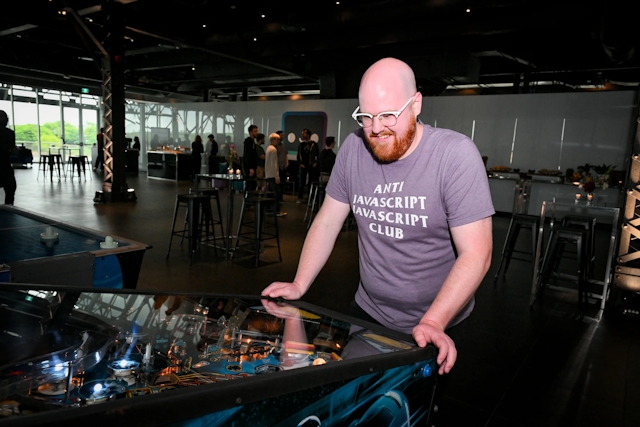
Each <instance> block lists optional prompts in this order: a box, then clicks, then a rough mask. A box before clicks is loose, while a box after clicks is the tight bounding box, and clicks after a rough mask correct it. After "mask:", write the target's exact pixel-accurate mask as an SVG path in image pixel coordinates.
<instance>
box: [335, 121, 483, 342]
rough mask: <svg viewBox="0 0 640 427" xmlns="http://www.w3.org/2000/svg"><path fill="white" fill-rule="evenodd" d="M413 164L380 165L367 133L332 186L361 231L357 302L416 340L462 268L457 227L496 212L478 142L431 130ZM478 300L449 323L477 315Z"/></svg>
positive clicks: (351, 148) (358, 137)
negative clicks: (417, 329) (457, 265)
mask: <svg viewBox="0 0 640 427" xmlns="http://www.w3.org/2000/svg"><path fill="white" fill-rule="evenodd" d="M423 126H424V132H423V135H422V139H421V140H420V144H419V145H418V147H416V149H415V151H414V152H413V153H411V155H409V156H408V157H407V158H404V159H402V160H398V161H396V162H393V163H389V164H380V163H378V162H377V161H376V160H375V159H374V158H373V157H372V155H371V154H370V152H369V151H368V150H367V147H366V142H365V141H363V133H362V129H359V130H358V131H356V132H354V133H351V134H350V135H349V136H348V137H347V138H346V139H345V141H344V144H343V145H342V148H341V149H340V151H339V152H338V156H337V159H336V164H335V166H334V168H333V172H332V174H331V179H330V180H329V184H328V186H327V193H328V194H329V195H330V196H331V197H332V198H333V199H335V200H337V201H340V202H342V203H348V204H349V205H350V206H351V210H352V211H353V213H354V216H355V218H356V221H357V224H358V247H359V251H360V254H359V255H360V286H359V287H358V291H357V293H356V297H355V299H356V302H357V303H358V304H359V305H360V306H361V307H362V308H363V309H364V310H365V311H366V312H367V313H369V314H370V315H371V316H372V317H373V318H374V319H376V320H377V321H379V322H380V323H382V324H383V325H384V326H386V327H388V328H391V329H395V330H398V331H401V332H404V333H408V334H410V333H411V331H412V329H413V327H414V326H415V325H417V324H418V322H419V321H420V319H421V318H422V316H423V315H424V313H425V312H426V311H427V310H428V309H429V307H430V306H431V304H432V303H433V300H434V299H435V297H436V295H437V294H438V292H439V291H440V288H441V287H442V284H443V282H444V280H445V278H446V277H447V275H448V274H449V271H450V270H451V267H452V266H453V263H454V261H455V253H454V249H453V243H452V240H451V235H450V233H449V227H458V226H461V225H465V224H469V223H471V222H474V221H478V220H480V219H483V218H486V217H489V216H491V215H493V214H494V213H495V211H494V209H493V203H492V201H491V194H490V192H489V182H488V180H487V175H486V171H485V168H484V164H483V162H482V158H481V157H480V153H479V152H478V149H477V148H476V146H475V144H474V143H473V141H471V140H470V139H469V138H467V137H466V136H464V135H462V134H459V133H457V132H454V131H451V130H447V129H435V128H432V127H430V126H427V125H423ZM473 305H474V299H473V298H472V299H471V301H469V303H468V304H467V305H466V306H465V307H464V308H463V309H462V310H461V311H460V312H459V313H458V315H457V316H456V317H455V318H454V319H453V320H452V321H451V322H450V323H449V325H448V326H449V327H451V326H454V325H455V324H457V323H459V322H460V321H462V320H463V319H465V318H466V317H467V316H469V314H470V313H471V311H472V310H473Z"/></svg>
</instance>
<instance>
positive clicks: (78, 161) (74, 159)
mask: <svg viewBox="0 0 640 427" xmlns="http://www.w3.org/2000/svg"><path fill="white" fill-rule="evenodd" d="M87 165H89V157H88V156H69V163H67V173H69V174H70V175H71V179H72V180H73V175H74V171H75V170H76V169H77V171H78V178H80V168H82V175H84V180H85V181H86V180H87V173H86V167H87ZM89 166H90V165H89ZM89 176H91V174H89ZM91 179H93V178H91Z"/></svg>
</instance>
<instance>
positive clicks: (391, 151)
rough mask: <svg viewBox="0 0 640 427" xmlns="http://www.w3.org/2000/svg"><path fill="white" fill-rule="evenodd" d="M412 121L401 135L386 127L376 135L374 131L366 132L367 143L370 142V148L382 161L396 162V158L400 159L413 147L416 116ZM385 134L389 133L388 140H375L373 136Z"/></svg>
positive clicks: (416, 127) (416, 125) (416, 126)
mask: <svg viewBox="0 0 640 427" xmlns="http://www.w3.org/2000/svg"><path fill="white" fill-rule="evenodd" d="M410 123H411V124H410V125H409V128H408V129H407V131H406V132H405V133H404V134H403V135H400V136H398V135H397V134H396V133H395V132H393V131H391V130H388V129H385V130H383V131H382V132H380V133H378V134H376V135H374V134H372V133H368V134H367V133H365V137H366V139H367V143H368V144H369V149H370V150H371V152H372V153H373V155H374V156H375V158H376V159H377V160H378V161H379V162H380V163H391V162H395V161H396V160H398V159H400V157H402V156H404V153H406V152H407V150H408V149H409V147H411V144H412V143H413V138H414V137H415V136H416V131H417V129H418V124H417V122H416V120H415V118H412V120H411V122H410ZM385 135H389V137H390V138H389V139H388V140H387V141H386V142H378V141H375V140H373V138H375V137H380V136H385Z"/></svg>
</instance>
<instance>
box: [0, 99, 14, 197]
mask: <svg viewBox="0 0 640 427" xmlns="http://www.w3.org/2000/svg"><path fill="white" fill-rule="evenodd" d="M8 124H9V116H7V113H5V112H4V111H3V110H0V187H3V188H4V204H5V205H13V202H14V200H15V195H16V188H17V184H16V176H15V174H14V173H13V167H12V166H11V153H13V152H17V151H18V149H17V147H16V134H15V132H13V130H11V129H9V128H8V127H7V125H8Z"/></svg>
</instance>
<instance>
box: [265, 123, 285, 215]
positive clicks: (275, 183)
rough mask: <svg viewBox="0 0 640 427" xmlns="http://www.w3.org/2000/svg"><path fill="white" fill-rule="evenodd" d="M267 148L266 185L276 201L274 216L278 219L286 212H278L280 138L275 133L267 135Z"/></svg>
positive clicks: (279, 196) (280, 197) (279, 194)
mask: <svg viewBox="0 0 640 427" xmlns="http://www.w3.org/2000/svg"><path fill="white" fill-rule="evenodd" d="M269 143H270V144H269V146H268V147H267V151H266V153H265V177H266V178H267V185H268V186H269V189H271V191H273V194H274V198H275V199H276V215H277V216H279V217H283V216H286V215H287V213H286V212H282V211H281V210H280V201H281V200H282V192H281V191H280V174H279V171H278V148H277V147H278V144H280V136H279V135H278V134H277V133H272V134H271V135H269Z"/></svg>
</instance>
